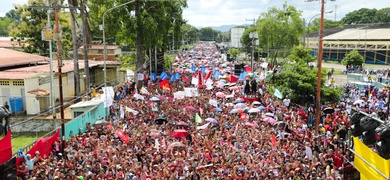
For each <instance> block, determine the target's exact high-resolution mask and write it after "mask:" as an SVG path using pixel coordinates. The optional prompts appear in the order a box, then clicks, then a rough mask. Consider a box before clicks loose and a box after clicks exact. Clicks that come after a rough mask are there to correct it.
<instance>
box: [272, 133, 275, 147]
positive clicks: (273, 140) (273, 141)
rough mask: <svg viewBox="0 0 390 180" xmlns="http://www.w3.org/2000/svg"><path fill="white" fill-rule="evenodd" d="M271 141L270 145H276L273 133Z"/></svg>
mask: <svg viewBox="0 0 390 180" xmlns="http://www.w3.org/2000/svg"><path fill="white" fill-rule="evenodd" d="M271 142H272V147H276V138H275V134H272V137H271Z"/></svg>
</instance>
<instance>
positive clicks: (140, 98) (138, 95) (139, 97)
mask: <svg viewBox="0 0 390 180" xmlns="http://www.w3.org/2000/svg"><path fill="white" fill-rule="evenodd" d="M134 97H135V98H136V99H138V100H145V97H143V96H142V95H140V94H134Z"/></svg>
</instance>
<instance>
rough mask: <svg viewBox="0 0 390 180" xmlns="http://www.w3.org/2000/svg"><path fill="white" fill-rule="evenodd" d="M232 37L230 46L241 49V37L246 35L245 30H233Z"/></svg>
mask: <svg viewBox="0 0 390 180" xmlns="http://www.w3.org/2000/svg"><path fill="white" fill-rule="evenodd" d="M230 31H231V35H230V36H231V37H230V41H231V43H230V45H231V47H234V48H241V47H242V45H241V37H242V35H243V34H244V31H245V28H232V29H231V30H230Z"/></svg>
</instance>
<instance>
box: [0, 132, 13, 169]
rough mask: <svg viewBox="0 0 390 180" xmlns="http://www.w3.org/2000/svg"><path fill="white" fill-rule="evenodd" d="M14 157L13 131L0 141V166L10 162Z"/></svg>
mask: <svg viewBox="0 0 390 180" xmlns="http://www.w3.org/2000/svg"><path fill="white" fill-rule="evenodd" d="M11 157H12V143H11V131H8V133H7V134H6V135H5V136H4V138H3V139H1V140H0V164H3V163H5V162H7V161H8V160H10V159H11Z"/></svg>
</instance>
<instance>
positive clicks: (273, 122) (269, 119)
mask: <svg viewBox="0 0 390 180" xmlns="http://www.w3.org/2000/svg"><path fill="white" fill-rule="evenodd" d="M266 121H267V122H269V123H271V124H275V123H276V122H277V121H276V119H274V118H271V117H269V118H266Z"/></svg>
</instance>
